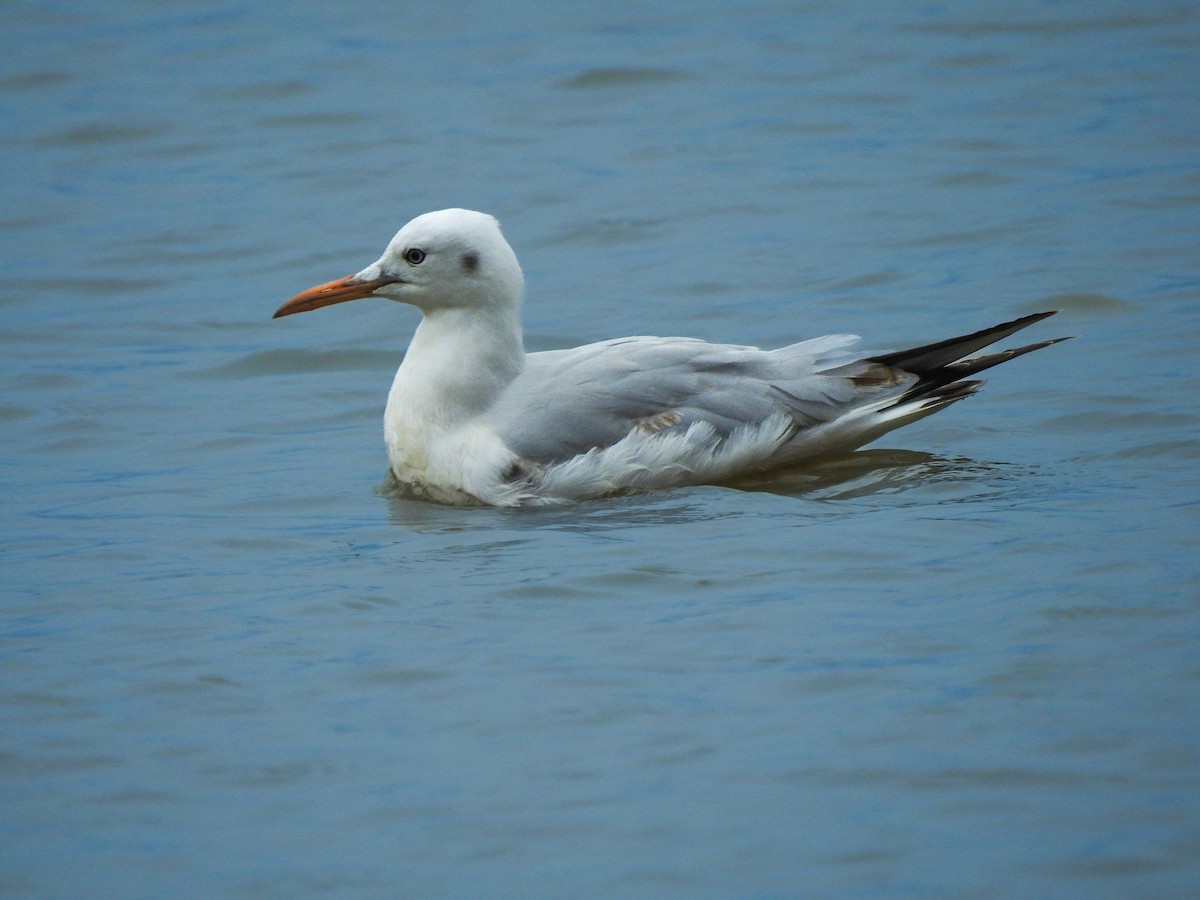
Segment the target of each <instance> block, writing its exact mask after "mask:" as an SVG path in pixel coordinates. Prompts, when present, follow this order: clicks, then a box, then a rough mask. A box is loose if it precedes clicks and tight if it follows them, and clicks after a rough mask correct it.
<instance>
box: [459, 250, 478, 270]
mask: <svg viewBox="0 0 1200 900" xmlns="http://www.w3.org/2000/svg"><path fill="white" fill-rule="evenodd" d="M462 267H463V271H464V272H474V271H476V270H477V269H478V268H479V254H478V253H464V254H463V255H462Z"/></svg>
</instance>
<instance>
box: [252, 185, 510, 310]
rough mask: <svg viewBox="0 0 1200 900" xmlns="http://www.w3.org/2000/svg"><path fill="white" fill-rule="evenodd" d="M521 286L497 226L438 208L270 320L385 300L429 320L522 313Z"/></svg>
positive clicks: (465, 211) (463, 211) (463, 212)
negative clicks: (464, 313)
mask: <svg viewBox="0 0 1200 900" xmlns="http://www.w3.org/2000/svg"><path fill="white" fill-rule="evenodd" d="M524 289H525V279H524V276H523V275H522V274H521V266H520V264H519V263H518V262H517V257H516V254H514V253H513V251H512V248H511V247H510V246H509V245H508V242H507V241H506V240H504V235H502V234H501V233H500V223H499V222H497V221H496V220H495V219H494V218H493V217H492V216H489V215H487V214H486V213H480V212H474V211H473V210H469V209H442V210H438V211H437V212H430V213H425V215H423V216H417V218H415V219H413V220H412V221H411V222H409V223H408V224H407V225H405V226H404V227H403V228H401V229H400V230H399V231H398V232H397V233H396V236H395V237H394V238H392V240H391V242H390V243H389V244H388V245H387V249H386V250H384V251H383V256H381V257H380V258H379V259H378V260H377V261H376V262H373V263H372V264H371V265H369V266H367V267H366V268H365V269H363V270H362V271H361V272H359V273H357V274H356V275H351V276H349V277H347V278H342V279H339V280H337V281H331V282H329V283H328V284H322V285H318V286H317V287H314V288H310V289H309V290H307V291H304V292H302V293H300V294H297V295H296V296H295V297H293V298H292V299H291V300H289V301H288V302H287V303H285V304H283V306H281V307H279V309H278V310H277V311H276V312H275V317H276V318H278V317H279V316H287V315H291V314H292V313H298V312H307V311H309V310H312V309H318V308H320V307H322V306H329V305H331V304H334V303H342V302H345V301H346V300H356V299H358V298H359V297H385V298H387V299H388V300H398V301H400V302H401V303H409V304H411V305H413V306H416V307H417V308H419V309H420V310H421V311H422V312H425V313H431V312H435V311H437V310H441V309H463V308H472V307H473V308H483V309H486V308H489V307H490V308H495V309H497V310H498V311H500V310H503V311H513V312H515V311H516V309H517V308H518V307H519V306H520V303H521V295H522V294H523V292H524Z"/></svg>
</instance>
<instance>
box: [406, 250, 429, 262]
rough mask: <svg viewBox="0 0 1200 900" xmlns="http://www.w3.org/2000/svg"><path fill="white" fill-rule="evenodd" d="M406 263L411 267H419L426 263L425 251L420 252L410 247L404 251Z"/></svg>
mask: <svg viewBox="0 0 1200 900" xmlns="http://www.w3.org/2000/svg"><path fill="white" fill-rule="evenodd" d="M404 261H405V262H406V263H408V264H409V265H410V266H419V265H420V264H421V263H423V262H425V251H424V250H419V249H417V248H416V247H409V248H408V249H407V250H405V251H404Z"/></svg>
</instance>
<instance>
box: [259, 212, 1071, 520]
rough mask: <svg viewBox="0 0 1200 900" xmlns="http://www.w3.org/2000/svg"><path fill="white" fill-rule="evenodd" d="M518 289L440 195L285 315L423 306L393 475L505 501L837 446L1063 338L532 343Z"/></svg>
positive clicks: (426, 494) (681, 479) (442, 498)
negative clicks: (543, 348) (370, 259)
mask: <svg viewBox="0 0 1200 900" xmlns="http://www.w3.org/2000/svg"><path fill="white" fill-rule="evenodd" d="M523 292H524V277H523V276H522V274H521V267H520V265H519V264H518V262H517V257H516V255H515V254H514V253H513V251H512V248H511V247H510V246H509V245H508V242H507V241H506V240H505V239H504V237H503V235H502V234H501V233H500V226H499V223H497V221H496V220H495V219H494V218H492V217H491V216H489V215H486V214H484V213H479V212H473V211H471V210H465V209H444V210H441V211H439V212H431V213H426V214H425V215H423V216H418V217H417V218H415V219H413V220H412V221H411V222H409V223H408V224H407V225H405V226H404V227H403V228H402V229H400V231H399V233H397V234H396V236H395V237H394V238H392V241H391V243H389V244H388V246H387V249H386V250H385V251H384V252H383V256H381V257H380V258H379V260H378V261H376V262H374V263H372V264H371V265H369V266H367V267H366V268H365V269H363V270H362V271H361V272H359V273H358V274H356V275H350V276H348V277H346V278H342V279H339V280H337V281H331V282H329V283H328V284H322V285H318V286H317V287H314V288H310V289H309V290H307V291H304V292H303V293H300V294H297V295H296V296H295V297H293V298H292V299H291V300H289V301H288V302H287V303H285V304H283V306H281V307H279V309H278V310H277V311H276V312H275V316H276V317H277V318H278V317H279V316H287V315H291V314H292V313H298V312H307V311H309V310H313V309H317V308H319V307H322V306H329V305H331V304H334V303H342V302H344V301H346V300H355V299H357V298H360V297H383V298H385V299H388V300H398V301H400V302H401V303H409V304H411V305H413V306H415V307H417V308H418V309H419V310H420V311H421V313H422V314H423V316H422V319H421V323H420V325H418V327H417V330H416V333H415V334H414V335H413V338H412V341H411V343H410V344H409V347H408V352H407V353H406V354H405V355H404V361H403V362H402V363H401V365H400V369H399V371H397V372H396V378H395V381H394V382H393V383H392V389H391V393H390V394H389V395H388V401H387V410H386V412H385V414H384V435H385V437H386V440H387V447H388V457H389V460H390V462H391V468H392V472H393V473H394V474H395V477H396V479H397V480H398V481H399V482H400V483H401V484H402V485H404V486H405V487H406V488H407V490H408V491H409V492H410V493H411V494H412V495H413V496H417V497H422V498H425V499H429V500H435V501H439V502H442V503H454V504H491V505H495V506H520V505H538V504H542V505H545V504H555V503H563V502H569V501H574V500H582V499H586V498H591V497H600V496H605V495H608V494H614V493H618V492H622V491H629V490H646V489H656V488H669V487H676V486H679V485H685V484H712V483H721V482H728V481H731V480H733V479H735V478H737V477H739V476H745V475H750V474H754V473H761V472H765V471H769V470H772V469H779V468H784V467H790V466H796V465H798V464H800V463H804V462H806V461H809V460H814V459H818V458H822V457H828V456H833V455H837V454H843V453H846V452H849V451H851V450H854V449H855V448H857V447H861V446H862V445H863V444H866V443H868V442H869V441H873V440H875V439H876V438H878V437H879V436H880V435H883V434H885V433H886V432H889V431H891V430H892V429H894V428H899V427H900V426H902V425H907V424H908V423H909V422H913V421H916V420H917V419H920V418H922V417H924V416H927V415H929V414H930V413H933V412H936V411H937V410H939V409H942V408H944V407H946V406H949V405H950V404H951V403H954V402H956V401H958V400H961V399H963V398H964V397H967V396H969V395H970V394H973V393H975V391H976V390H978V389H979V387H980V385H981V384H982V382H981V381H976V380H972V379H970V376H972V375H974V374H975V373H977V372H980V371H982V370H984V369H987V368H990V367H991V366H994V365H997V364H999V363H1002V362H1006V361H1008V360H1010V359H1012V358H1014V357H1016V356H1020V355H1021V354H1023V353H1029V352H1030V351H1032V350H1038V349H1040V348H1042V347H1047V346H1049V345H1050V344H1054V343H1057V341H1059V340H1064V338H1057V339H1054V340H1047V341H1041V342H1040V343H1036V344H1030V345H1027V346H1024V347H1018V348H1016V349H1013V350H1005V351H1003V352H1000V353H990V354H986V355H983V356H977V357H973V358H967V357H969V356H970V354H972V353H975V352H976V351H978V350H980V349H981V348H983V347H986V346H988V345H989V344H992V343H993V342H995V341H999V340H1001V339H1002V338H1005V337H1007V336H1008V335H1010V334H1012V333H1013V332H1015V331H1018V330H1020V329H1022V328H1025V327H1026V326H1028V325H1031V324H1033V323H1034V322H1037V321H1039V320H1041V319H1044V318H1046V317H1047V316H1050V315H1053V313H1052V312H1043V313H1036V314H1034V315H1029V316H1024V317H1022V318H1019V319H1015V320H1013V321H1011V322H1006V323H1004V324H1002V325H997V326H995V327H993V328H986V329H984V330H982V331H978V332H975V333H973V334H968V335H964V336H963V337H957V338H951V339H950V340H946V341H939V342H937V343H934V344H928V345H925V346H922V347H916V348H913V349H911V350H902V351H899V352H893V353H883V354H875V355H866V354H864V353H861V352H856V351H854V350H852V349H851V348H852V347H853V345H854V344H855V343H857V341H858V338H857V337H855V336H853V335H845V334H835V335H827V336H825V337H819V338H815V339H813V340H808V341H802V342H800V343H798V344H791V345H790V346H787V347H781V348H779V349H777V350H760V349H758V348H756V347H742V346H736V345H731V344H711V343H707V342H705V341H701V340H695V339H692V338H674V337H672V338H662V337H626V338H617V339H616V340H610V341H602V342H601V343H598V344H587V345H585V346H583V347H576V348H574V349H572V350H552V351H548V352H543V353H526V352H525V348H524V346H523V344H522V338H521V322H520V307H521V298H522V294H523Z"/></svg>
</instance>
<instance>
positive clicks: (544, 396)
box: [487, 335, 915, 463]
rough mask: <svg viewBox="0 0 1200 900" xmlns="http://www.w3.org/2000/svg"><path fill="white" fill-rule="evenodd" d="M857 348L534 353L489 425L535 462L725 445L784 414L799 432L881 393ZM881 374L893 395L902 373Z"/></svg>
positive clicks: (612, 345)
mask: <svg viewBox="0 0 1200 900" xmlns="http://www.w3.org/2000/svg"><path fill="white" fill-rule="evenodd" d="M857 340H858V339H857V338H856V337H854V336H852V335H829V336H826V337H823V338H817V339H815V340H811V341H804V342H802V343H799V344H793V345H791V346H788V347H783V348H781V349H779V350H770V351H764V350H759V349H757V348H755V347H742V346H736V345H729V344H710V343H707V342H705V341H699V340H693V339H690V338H655V337H633V338H621V339H618V340H613V341H605V342H603V343H599V344H589V345H586V346H584V347H578V348H575V349H573V350H555V351H549V352H545V353H532V354H530V355H529V356H528V357H527V361H526V368H525V370H524V371H523V372H522V373H521V374H520V375H519V376H518V377H517V378H516V379H515V380H514V381H513V383H512V384H511V385H509V387H508V388H507V389H506V390H505V392H504V393H503V394H502V395H501V396H500V397H499V398H498V401H497V403H496V405H495V406H493V408H492V409H491V410H490V411H489V412H488V414H487V420H488V423H489V424H490V425H491V426H492V427H493V428H495V430H496V431H497V432H498V434H499V435H500V437H501V438H502V439H503V440H504V441H505V443H506V444H508V446H509V447H510V448H511V449H512V450H513V451H514V452H516V453H517V454H519V455H520V456H522V457H524V458H526V459H529V460H531V461H534V462H538V463H550V462H557V461H560V460H563V459H567V458H569V457H572V456H575V455H577V454H580V453H585V452H587V451H588V450H591V449H593V448H597V447H608V446H611V445H612V444H614V443H616V442H617V441H619V440H621V439H622V438H623V437H625V436H626V435H628V434H629V433H630V432H631V431H633V430H635V429H639V430H641V431H643V432H646V433H655V432H661V431H667V430H679V431H685V430H686V429H688V428H689V427H691V426H692V425H694V424H696V423H699V422H705V423H708V424H709V425H711V426H712V428H713V429H714V430H715V432H716V434H717V435H719V436H721V437H724V436H727V435H729V434H730V433H731V432H733V431H734V430H736V429H738V428H741V427H745V426H753V425H758V424H760V423H762V422H764V421H765V420H767V419H768V418H770V417H771V416H773V415H777V414H779V413H785V414H786V415H788V416H790V417H791V419H792V420H793V422H794V423H795V427H796V430H797V431H800V430H802V429H804V428H807V427H810V426H812V425H815V424H817V423H820V422H826V421H829V420H830V419H833V418H836V417H837V416H838V415H840V414H841V413H844V412H845V411H846V410H847V408H849V407H850V406H852V405H854V404H855V403H856V402H859V401H860V400H862V399H863V396H864V395H865V394H868V393H869V394H876V393H878V391H879V390H880V389H881V388H883V387H885V385H883V384H881V383H879V382H878V381H875V380H873V379H871V378H870V377H866V378H864V377H862V374H863V373H864V372H869V371H870V370H872V369H876V370H878V369H881V368H882V367H880V366H878V365H877V364H874V363H872V362H869V361H861V356H857V355H855V354H852V353H849V352H847V348H848V347H849V346H850V345H851V344H853V343H855V342H856V341H857ZM835 368H836V369H837V370H838V371H837V372H836V374H834V373H832V372H831V371H830V370H832V369H835ZM887 371H889V372H891V373H892V375H891V376H890V377H889V378H888V379H886V380H887V381H888V384H887V385H886V387H887V388H889V389H892V390H895V389H896V388H897V386H898V383H897V375H898V374H902V373H895V372H894V370H887ZM913 380H915V378H914V379H913Z"/></svg>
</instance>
